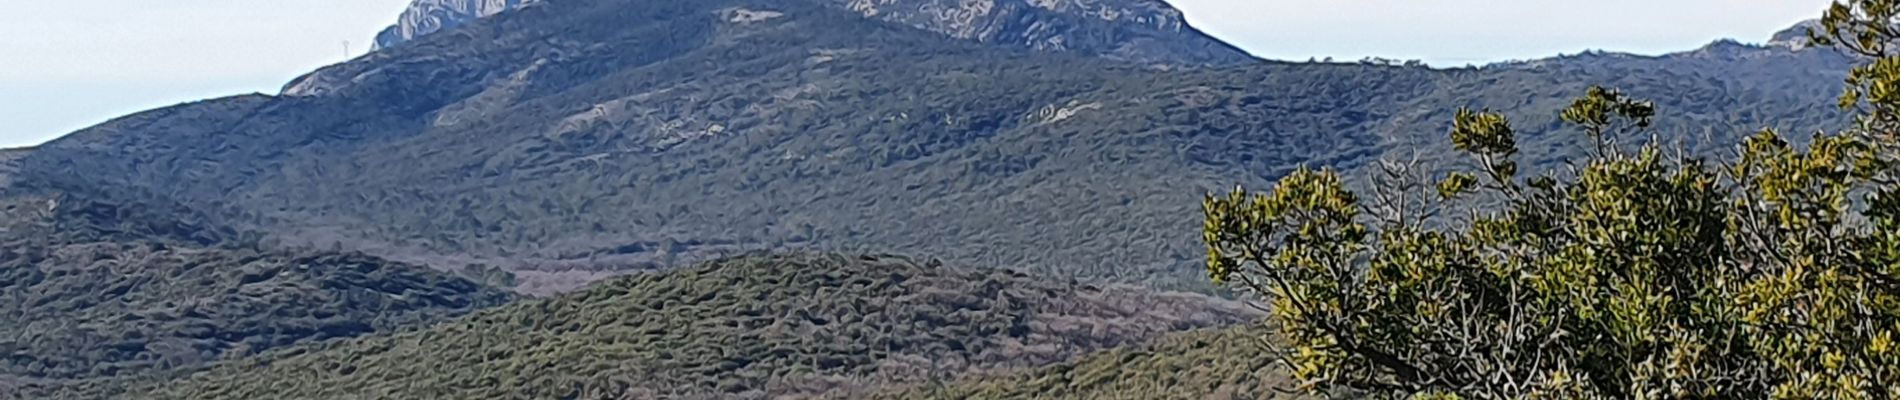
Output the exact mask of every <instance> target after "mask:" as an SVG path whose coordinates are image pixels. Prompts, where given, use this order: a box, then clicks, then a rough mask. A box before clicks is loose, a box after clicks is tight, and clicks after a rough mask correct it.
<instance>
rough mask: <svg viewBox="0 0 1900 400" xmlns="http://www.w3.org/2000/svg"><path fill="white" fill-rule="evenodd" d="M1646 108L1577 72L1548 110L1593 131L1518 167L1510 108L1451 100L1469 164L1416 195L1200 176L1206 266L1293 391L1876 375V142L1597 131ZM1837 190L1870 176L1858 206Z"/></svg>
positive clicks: (1511, 391)
mask: <svg viewBox="0 0 1900 400" xmlns="http://www.w3.org/2000/svg"><path fill="white" fill-rule="evenodd" d="M1654 115H1655V110H1654V108H1653V106H1652V104H1651V103H1647V102H1642V101H1636V100H1633V99H1629V98H1627V97H1624V96H1623V95H1622V94H1620V93H1618V92H1615V91H1611V90H1605V89H1591V90H1589V91H1588V92H1587V93H1586V95H1585V96H1584V97H1583V98H1581V99H1579V100H1577V101H1575V102H1573V103H1572V106H1571V107H1570V108H1568V109H1566V110H1565V111H1564V112H1563V114H1562V116H1563V119H1565V120H1566V121H1569V122H1571V123H1573V124H1576V125H1577V126H1578V127H1580V128H1581V130H1582V131H1583V132H1584V133H1585V134H1586V135H1587V136H1589V137H1591V138H1593V139H1595V140H1597V141H1598V143H1599V147H1598V148H1599V149H1600V150H1601V153H1599V154H1597V155H1595V156H1592V157H1590V158H1588V159H1585V160H1584V161H1583V162H1581V163H1580V164H1579V165H1577V166H1575V167H1573V168H1571V169H1569V170H1568V171H1565V173H1562V174H1560V172H1550V173H1547V174H1545V175H1542V176H1537V177H1530V178H1525V177H1522V176H1520V175H1519V174H1518V173H1517V171H1516V167H1515V165H1516V164H1515V161H1514V160H1513V156H1514V155H1515V154H1517V146H1518V144H1517V142H1516V140H1515V139H1514V137H1513V129H1512V128H1511V127H1510V122H1509V121H1508V119H1506V118H1505V117H1504V116H1502V115H1499V114H1496V113H1489V112H1473V111H1460V112H1459V113H1458V114H1457V115H1456V118H1455V121H1454V124H1453V125H1454V128H1453V129H1452V132H1451V138H1452V141H1453V142H1454V145H1455V146H1456V147H1457V148H1458V149H1459V150H1462V151H1465V152H1466V153H1468V154H1470V155H1472V156H1473V157H1474V158H1475V159H1477V164H1478V165H1479V166H1480V169H1481V170H1480V171H1477V172H1476V173H1472V172H1463V173H1456V174H1453V175H1450V177H1449V178H1446V179H1444V180H1442V181H1440V182H1439V183H1438V184H1437V186H1438V191H1437V192H1438V193H1437V196H1435V197H1434V196H1430V195H1427V194H1423V193H1416V194H1415V193H1407V192H1406V191H1405V189H1407V188H1415V187H1420V186H1423V185H1417V184H1399V185H1396V187H1391V186H1388V187H1384V188H1382V190H1380V191H1378V192H1377V193H1378V195H1377V196H1376V198H1375V199H1374V201H1371V202H1369V203H1367V204H1373V205H1378V207H1369V206H1368V205H1365V204H1362V202H1361V201H1360V199H1359V197H1358V196H1357V195H1356V194H1355V193H1353V192H1352V191H1350V190H1348V189H1346V187H1345V185H1344V184H1342V183H1341V182H1340V180H1339V178H1338V177H1337V174H1336V173H1333V172H1331V171H1308V170H1302V171H1299V172H1296V173H1295V174H1293V175H1290V176H1288V177H1287V178H1285V179H1282V180H1281V181H1280V183H1279V184H1278V185H1276V186H1275V187H1274V188H1273V189H1272V190H1271V191H1269V192H1266V193H1261V194H1252V193H1248V192H1245V191H1243V190H1236V191H1234V192H1233V193H1231V194H1228V195H1225V196H1212V195H1210V196H1209V197H1208V198H1207V200H1206V201H1205V203H1204V209H1205V210H1206V211H1205V215H1206V219H1207V223H1206V224H1207V225H1206V228H1205V229H1204V232H1205V233H1204V235H1205V242H1206V243H1207V251H1208V259H1207V260H1208V261H1207V268H1208V271H1209V272H1210V273H1211V274H1213V277H1214V278H1215V279H1216V280H1217V281H1234V282H1237V283H1239V285H1238V286H1240V287H1242V288H1244V289H1246V290H1248V291H1250V292H1252V293H1253V294H1255V295H1257V296H1261V297H1263V298H1265V299H1266V300H1269V301H1271V303H1272V304H1273V308H1274V312H1273V320H1274V321H1275V322H1276V323H1278V324H1281V325H1280V326H1282V327H1283V328H1282V329H1279V330H1277V331H1276V332H1275V334H1276V335H1277V336H1279V337H1283V338H1284V339H1285V340H1286V341H1287V346H1286V347H1287V350H1285V354H1284V355H1282V356H1281V357H1280V359H1281V361H1283V362H1284V363H1285V365H1287V366H1289V367H1290V370H1291V372H1292V374H1293V377H1294V378H1295V379H1297V380H1298V381H1300V382H1301V384H1302V385H1303V387H1305V388H1306V389H1308V390H1310V391H1316V392H1325V391H1331V390H1355V391H1364V392H1366V393H1370V394H1372V395H1375V396H1381V397H1407V396H1410V397H1413V398H1875V399H1885V398H1893V397H1894V396H1895V395H1896V394H1897V393H1896V388H1897V387H1896V386H1894V382H1900V375H1897V374H1900V352H1896V350H1895V349H1894V346H1893V340H1894V338H1895V336H1896V335H1900V285H1896V284H1895V283H1897V282H1900V269H1896V268H1895V265H1900V264H1896V261H1900V260H1896V259H1892V258H1887V257H1886V256H1885V255H1886V254H1891V251H1889V250H1887V249H1891V248H1893V246H1894V244H1893V243H1892V242H1891V240H1892V239H1893V238H1894V237H1895V236H1896V232H1895V230H1894V228H1895V227H1897V226H1900V224H1896V223H1895V222H1894V221H1893V216H1894V215H1895V214H1896V211H1900V210H1895V209H1892V208H1890V207H1893V206H1894V205H1896V203H1894V202H1892V201H1890V200H1885V199H1886V193H1887V192H1890V191H1892V190H1893V186H1891V185H1889V184H1883V183H1881V182H1880V181H1879V180H1878V179H1877V177H1879V176H1882V174H1883V173H1884V172H1886V171H1891V168H1893V167H1894V164H1891V163H1886V162H1883V161H1882V160H1883V156H1882V155H1881V154H1880V151H1879V149H1880V148H1881V146H1879V145H1877V144H1875V143H1874V142H1872V141H1870V139H1869V136H1867V135H1862V134H1847V135H1817V136H1816V137H1814V138H1812V139H1811V140H1809V141H1808V145H1807V146H1806V147H1805V148H1798V147H1795V146H1793V145H1791V144H1790V143H1789V142H1787V141H1786V140H1783V139H1782V138H1781V137H1780V136H1779V135H1777V134H1776V133H1775V132H1773V131H1763V132H1761V133H1759V134H1756V135H1754V136H1752V137H1749V138H1748V139H1746V140H1744V141H1743V143H1742V145H1741V146H1740V148H1741V150H1740V156H1739V159H1738V160H1736V161H1734V162H1733V163H1730V164H1728V165H1727V168H1718V167H1712V166H1709V165H1707V164H1705V163H1704V162H1703V161H1701V160H1700V159H1697V158H1689V157H1682V156H1676V157H1670V156H1665V155H1664V153H1665V152H1664V150H1663V149H1664V148H1663V147H1662V146H1659V145H1656V144H1650V145H1647V146H1643V147H1642V148H1641V150H1639V151H1636V152H1634V153H1629V152H1623V151H1620V150H1617V149H1618V147H1617V146H1614V145H1613V144H1609V143H1608V142H1611V141H1612V140H1613V137H1612V136H1610V133H1611V132H1640V131H1641V130H1642V129H1645V128H1647V127H1649V126H1650V125H1651V121H1652V118H1653V116H1654ZM1863 125H1867V124H1866V123H1863ZM1387 172H1390V173H1391V174H1390V175H1392V176H1391V178H1390V179H1389V180H1387V181H1385V182H1405V180H1406V178H1408V177H1416V176H1417V175H1418V174H1417V173H1415V171H1408V170H1405V169H1403V168H1398V169H1388V170H1387ZM1479 175H1483V176H1486V178H1485V179H1483V180H1482V183H1478V182H1476V181H1478V178H1476V176H1479ZM1474 187H1479V188H1480V189H1473V188H1474ZM1856 193H1861V194H1873V195H1872V196H1870V197H1868V198H1866V199H1865V201H1864V203H1865V206H1864V207H1856V206H1855V205H1854V202H1853V201H1851V200H1852V198H1853V196H1854V195H1855V194H1856ZM1479 199H1495V200H1498V203H1499V204H1498V205H1496V206H1486V205H1483V204H1482V203H1477V202H1476V201H1477V200H1479ZM1407 209H1413V210H1432V209H1438V210H1453V211H1458V212H1464V213H1465V214H1461V215H1457V216H1453V217H1452V218H1445V219H1437V218H1430V217H1428V216H1425V215H1420V214H1410V215H1408V214H1406V213H1405V212H1403V210H1407ZM1364 210H1373V211H1372V212H1364V213H1363V214H1362V212H1363V211H1364ZM1362 215H1365V217H1361V216H1362ZM1369 232H1376V233H1369Z"/></svg>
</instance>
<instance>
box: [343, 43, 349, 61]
mask: <svg viewBox="0 0 1900 400" xmlns="http://www.w3.org/2000/svg"><path fill="white" fill-rule="evenodd" d="M343 59H345V60H348V59H350V41H348V40H345V41H343Z"/></svg>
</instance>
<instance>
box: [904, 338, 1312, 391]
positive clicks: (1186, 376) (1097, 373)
mask: <svg viewBox="0 0 1900 400" xmlns="http://www.w3.org/2000/svg"><path fill="white" fill-rule="evenodd" d="M1264 333H1265V330H1263V329H1259V328H1256V327H1244V328H1229V329H1221V330H1210V331H1197V332H1190V333H1183V334H1175V335H1169V336H1165V337H1162V338H1160V339H1156V340H1155V341H1153V342H1152V343H1147V344H1142V345H1136V346H1127V347H1123V348H1116V349H1112V350H1107V351H1102V352H1098V353H1095V354H1091V355H1088V356H1086V357H1082V358H1080V359H1078V360H1076V361H1072V362H1068V363H1063V364H1058V365H1055V366H1050V367H1046V368H1040V369H1034V370H1030V371H1025V372H1019V373H1014V374H1006V375H999V376H988V377H974V378H969V379H965V380H961V381H956V382H953V383H948V384H938V385H928V386H923V387H917V388H909V389H905V390H898V391H888V392H880V393H873V394H871V395H869V396H866V398H873V399H893V400H896V399H1127V400H1151V399H1209V400H1213V399H1233V400H1239V399H1267V398H1305V397H1309V396H1301V395H1298V394H1295V393H1293V392H1291V391H1290V390H1291V389H1293V385H1292V382H1289V381H1288V380H1287V378H1286V372H1285V370H1283V369H1281V367H1280V366H1279V365H1278V363H1277V360H1275V359H1274V358H1273V357H1271V356H1270V354H1271V351H1272V350H1271V349H1272V348H1273V346H1272V345H1271V344H1269V343H1267V342H1264V341H1262V339H1261V336H1262V335H1263V334H1264Z"/></svg>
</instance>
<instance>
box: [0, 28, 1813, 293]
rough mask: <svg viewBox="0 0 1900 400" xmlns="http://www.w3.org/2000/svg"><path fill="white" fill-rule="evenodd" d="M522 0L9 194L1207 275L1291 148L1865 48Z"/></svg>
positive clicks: (1759, 91)
mask: <svg viewBox="0 0 1900 400" xmlns="http://www.w3.org/2000/svg"><path fill="white" fill-rule="evenodd" d="M537 4H538V5H536V6H530V7H524V8H521V9H518V10H515V11H512V12H508V13H504V14H501V15H499V16H497V17H496V18H487V19H481V20H478V21H475V22H473V23H470V24H468V25H465V26H462V27H460V28H458V29H454V30H451V31H448V32H444V33H440V34H435V35H429V36H425V37H423V38H421V39H419V40H416V41H414V42H410V43H407V44H405V45H403V46H398V47H394V48H389V49H385V50H383V51H379V52H376V53H373V54H370V55H367V56H365V57H363V58H360V59H357V60H353V61H351V62H348V63H344V64H339V65H335V66H331V67H327V68H324V69H322V70H319V71H316V72H313V73H311V74H310V75H307V76H305V77H303V78H300V79H298V80H297V81H295V82H293V83H292V84H290V85H289V86H288V89H287V90H286V91H285V92H284V93H283V94H282V95H277V96H269V95H246V96H236V97H230V98H223V99H213V100H207V101H203V102H197V103H191V104H184V105H180V106H176V107H169V108H165V109H159V110H153V111H150V112H145V113H140V114H135V115H132V116H128V117H125V118H121V119H117V120H114V121H111V122H108V123H106V124H102V125H100V126H97V127H93V128H90V129H86V130H83V131H80V132H76V133H74V134H72V135H69V136H66V137H64V138H61V139H59V140H56V141H53V142H51V143H48V144H46V145H44V146H40V147H39V148H35V149H32V150H30V152H29V153H27V154H24V155H19V156H17V157H16V158H15V159H13V160H11V161H10V163H11V164H10V165H9V166H8V167H6V168H5V170H10V171H13V172H12V173H11V175H10V176H8V179H10V180H12V181H13V184H12V187H13V189H14V190H15V191H19V192H25V193H35V192H43V191H59V190H68V189H70V188H83V187H98V188H115V193H114V194H112V195H114V196H120V197H125V196H138V197H139V198H140V199H145V200H153V201H168V202H173V203H178V204H189V205H191V206H192V207H195V208H197V209H200V210H201V212H202V213H204V214H206V215H211V216H215V217H216V218H217V219H218V220H219V221H223V222H221V225H224V226H231V227H232V228H233V229H236V230H240V231H244V232H254V233H257V234H260V235H262V236H263V237H262V238H260V239H259V242H260V243H262V244H263V245H264V246H265V247H269V248H320V249H328V248H337V249H343V250H350V251H362V252H364V253H367V254H370V255H373V256H377V257H383V258H388V259H392V260H396V261H401V262H407V263H414V264H421V265H430V266H434V267H436V268H441V269H461V268H465V267H466V266H469V265H487V266H491V267H494V268H501V269H506V270H509V271H513V273H514V274H515V276H516V277H517V278H518V280H519V282H520V287H519V289H520V290H522V291H525V292H529V293H538V294H549V293H556V292H561V291H566V290H572V289H575V288H579V287H582V286H584V285H585V284H587V283H588V282H592V281H594V280H598V279H601V278H604V277H609V276H612V275H616V274H624V273H633V272H642V271H653V270H659V269H664V268H666V267H667V266H671V265H678V264H680V263H684V262H691V261H696V260H707V259H712V258H717V257H719V256H721V255H724V254H733V253H739V252H746V251H756V250H767V249H821V250H837V251H873V252H883V251H894V252H904V253H912V254H928V255H935V256H941V257H944V258H946V259H948V260H950V261H952V262H956V263H967V264H975V265H997V266H1010V267H1014V268H1021V269H1025V270H1029V271H1032V272H1036V273H1039V274H1045V275H1050V276H1057V277H1076V278H1083V279H1089V280H1106V281H1115V282H1135V283H1142V284H1148V285H1152V286H1159V287H1168V288H1180V289H1204V288H1206V285H1207V284H1206V280H1205V278H1204V276H1203V273H1202V272H1201V270H1200V265H1199V260H1200V258H1201V257H1200V251H1201V249H1200V244H1199V243H1198V237H1196V236H1195V235H1193V234H1192V232H1196V231H1197V230H1198V229H1199V226H1200V225H1199V224H1200V216H1199V210H1198V209H1197V205H1198V204H1199V203H1198V200H1199V198H1200V197H1199V196H1200V195H1201V194H1202V193H1206V192H1207V191H1211V190H1225V189H1228V188H1231V187H1233V186H1234V185H1235V184H1242V185H1246V186H1249V187H1261V186H1264V185H1266V184H1267V183H1268V182H1271V180H1272V179H1274V178H1276V177H1278V176H1280V175H1281V174H1284V173H1286V172H1287V171H1290V170H1292V169H1293V168H1295V167H1297V166H1299V165H1311V166H1327V167H1334V168H1341V169H1347V170H1356V169H1358V168H1361V167H1363V166H1365V165H1367V164H1368V163H1370V162H1372V161H1374V160H1378V159H1381V158H1398V159H1420V160H1422V161H1423V162H1426V163H1428V164H1426V165H1434V166H1443V165H1455V163H1457V162H1464V161H1465V159H1464V158H1463V157H1461V156H1457V153H1455V152H1453V151H1450V149H1449V148H1448V146H1447V145H1446V144H1445V140H1443V135H1444V132H1445V129H1446V125H1447V124H1448V121H1449V119H1450V115H1451V114H1452V112H1453V111H1454V110H1456V109H1457V108H1459V107H1465V106H1471V107H1486V108H1493V109H1499V110H1507V113H1508V114H1509V115H1510V116H1511V117H1512V118H1514V119H1515V120H1516V122H1517V126H1519V127H1520V132H1519V139H1520V141H1521V142H1522V143H1523V145H1522V146H1521V147H1522V148H1523V149H1524V153H1523V154H1521V155H1520V157H1522V158H1523V161H1524V162H1523V164H1525V167H1526V168H1537V167H1547V166H1558V165H1562V162H1563V160H1565V159H1567V158H1568V157H1571V156H1575V155H1578V154H1581V152H1582V151H1583V150H1582V148H1583V147H1584V146H1577V145H1576V144H1577V143H1578V142H1579V141H1581V140H1584V139H1582V136H1581V134H1580V133H1577V132H1575V131H1571V130H1567V129H1565V128H1564V127H1563V126H1562V125H1561V124H1560V123H1559V121H1558V120H1557V118H1556V116H1557V110H1559V109H1561V108H1562V107H1563V106H1565V105H1567V104H1568V101H1569V99H1570V98H1572V96H1575V95H1577V94H1579V93H1583V92H1584V91H1585V89H1586V88H1587V87H1589V86H1590V85H1593V84H1602V85H1607V86H1611V87H1617V88H1621V89H1624V90H1626V91H1627V92H1628V93H1630V94H1631V95H1634V96H1638V97H1643V98H1649V99H1653V100H1655V101H1656V102H1657V105H1658V107H1659V109H1660V111H1661V112H1662V116H1661V117H1660V118H1659V119H1658V122H1657V125H1656V127H1655V130H1654V132H1653V134H1655V135H1656V136H1655V137H1657V138H1660V139H1662V140H1664V141H1666V142H1671V143H1677V142H1680V143H1681V144H1682V145H1683V146H1684V147H1685V148H1686V149H1688V150H1689V151H1691V152H1693V153H1695V154H1704V155H1711V156H1720V155H1723V154H1726V153H1727V151H1728V150H1730V149H1731V147H1730V145H1731V143H1734V141H1733V139H1734V138H1736V137H1739V136H1740V135H1744V134H1747V133H1748V132H1753V131H1755V130H1757V129H1761V128H1777V129H1781V130H1783V131H1791V132H1810V131H1814V130H1818V129H1823V128H1828V127H1837V126H1842V125H1844V124H1845V122H1846V121H1845V119H1844V117H1843V114H1841V112H1840V111H1839V110H1837V109H1835V108H1834V107H1833V106H1832V104H1834V100H1833V99H1834V98H1835V96H1836V94H1837V93H1838V87H1839V84H1840V82H1841V79H1842V77H1843V76H1844V71H1845V69H1846V67H1847V65H1848V63H1849V62H1850V61H1851V60H1850V59H1848V58H1846V57H1845V56H1842V55H1840V54H1837V53H1834V52H1831V51H1826V50H1823V49H1791V48H1786V47H1775V46H1754V45H1746V44H1740V43H1732V42H1731V43H1719V44H1716V45H1712V46H1710V47H1709V48H1707V49H1702V50H1698V51H1693V52H1686V53H1681V54H1672V55H1665V56H1654V57H1650V56H1634V55H1624V54H1612V53H1587V54H1580V55H1575V56H1567V57H1560V58H1553V59H1547V60H1537V61H1530V62H1522V63H1509V64H1500V65H1493V66H1487V67H1483V68H1461V69H1430V68H1422V67H1407V66H1398V65H1379V64H1366V63H1360V64H1291V63H1257V64H1248V65H1242V66H1235V67H1229V68H1191V69H1180V68H1168V67H1157V66H1151V65H1146V64H1136V63H1119V62H1106V61H1103V60H1102V59H1100V58H1098V57H1091V56H1086V55H1080V54H1070V53H1062V52H1053V53H1052V52H1039V51H1035V50H1033V49H1024V48H1022V47H1020V46H1015V45H1009V44H998V43H983V42H980V41H968V40H957V39H954V38H951V37H947V36H945V35H942V34H938V33H935V32H932V31H926V30H920V29H915V28H912V27H909V26H905V25H899V24H890V23H886V22H882V21H880V20H876V19H867V18H865V17H864V16H863V14H861V13H858V12H852V11H848V10H842V9H839V8H838V7H836V6H835V5H834V4H833V3H830V2H826V1H818V0H705V1H690V2H689V1H609V0H561V1H548V2H542V3H537ZM1646 138H1647V136H1643V137H1633V138H1629V139H1631V140H1630V142H1632V143H1637V142H1642V141H1644V139H1646ZM1355 173H1356V172H1355ZM141 201H143V200H141Z"/></svg>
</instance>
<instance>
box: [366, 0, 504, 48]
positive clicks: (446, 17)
mask: <svg viewBox="0 0 1900 400" xmlns="http://www.w3.org/2000/svg"><path fill="white" fill-rule="evenodd" d="M532 2H533V0H527V1H526V2H524V1H523V0H416V1H415V2H414V3H410V4H409V8H408V9H404V10H403V11H402V15H401V16H398V17H397V18H396V24H395V25H392V26H390V27H389V28H385V29H383V31H382V32H378V33H376V48H377V49H383V48H389V47H395V46H396V45H400V44H402V42H407V41H410V40H413V39H415V38H418V37H422V36H423V35H427V34H431V33H436V32H440V31H443V30H447V29H454V28H455V27H457V26H461V25H462V24H466V23H468V22H469V21H474V20H475V19H478V18H481V17H486V16H490V15H495V14H499V13H501V12H503V11H508V10H511V9H514V8H515V7H520V6H523V5H525V3H532Z"/></svg>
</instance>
